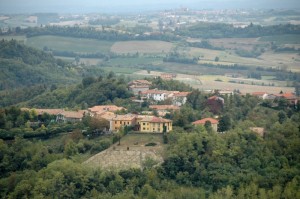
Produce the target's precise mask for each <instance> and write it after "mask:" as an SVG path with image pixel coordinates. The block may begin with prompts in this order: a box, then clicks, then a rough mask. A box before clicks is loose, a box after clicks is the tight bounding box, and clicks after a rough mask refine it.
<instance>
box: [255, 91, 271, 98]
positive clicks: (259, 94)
mask: <svg viewBox="0 0 300 199" xmlns="http://www.w3.org/2000/svg"><path fill="white" fill-rule="evenodd" d="M266 94H268V93H267V92H253V93H252V96H256V97H258V98H261V99H263V96H264V95H266Z"/></svg>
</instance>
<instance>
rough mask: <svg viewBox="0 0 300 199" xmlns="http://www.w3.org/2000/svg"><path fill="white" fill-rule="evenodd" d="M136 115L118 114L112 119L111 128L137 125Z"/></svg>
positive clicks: (113, 129) (112, 129)
mask: <svg viewBox="0 0 300 199" xmlns="http://www.w3.org/2000/svg"><path fill="white" fill-rule="evenodd" d="M135 123H136V116H135V115H116V116H115V117H114V118H112V119H111V120H110V130H111V131H117V130H119V129H120V128H121V127H124V126H135Z"/></svg>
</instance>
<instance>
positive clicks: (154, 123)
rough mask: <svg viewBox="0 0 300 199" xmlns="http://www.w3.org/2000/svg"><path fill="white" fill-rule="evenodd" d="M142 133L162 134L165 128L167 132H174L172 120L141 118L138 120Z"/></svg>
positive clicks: (152, 117) (153, 117)
mask: <svg viewBox="0 0 300 199" xmlns="http://www.w3.org/2000/svg"><path fill="white" fill-rule="evenodd" d="M137 124H138V125H139V129H138V130H139V131H140V132H148V133H150V132H154V133H162V132H163V130H164V127H165V128H166V132H170V131H172V120H167V119H163V118H160V117H155V116H146V117H140V118H138V119H137Z"/></svg>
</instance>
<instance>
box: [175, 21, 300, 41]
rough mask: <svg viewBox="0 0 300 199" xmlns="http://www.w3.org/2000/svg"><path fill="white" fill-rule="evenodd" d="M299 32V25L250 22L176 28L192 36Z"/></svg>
mask: <svg viewBox="0 0 300 199" xmlns="http://www.w3.org/2000/svg"><path fill="white" fill-rule="evenodd" d="M299 33H300V26H299V25H292V24H280V25H273V26H261V25H254V24H252V23H251V24H250V25H249V26H247V27H245V28H235V27H234V26H233V25H230V24H224V23H205V22H200V23H198V24H196V25H192V26H190V27H184V28H182V29H179V30H178V34H179V35H181V36H190V37H194V38H231V37H238V38H248V37H251V38H254V37H262V36H273V35H282V34H299Z"/></svg>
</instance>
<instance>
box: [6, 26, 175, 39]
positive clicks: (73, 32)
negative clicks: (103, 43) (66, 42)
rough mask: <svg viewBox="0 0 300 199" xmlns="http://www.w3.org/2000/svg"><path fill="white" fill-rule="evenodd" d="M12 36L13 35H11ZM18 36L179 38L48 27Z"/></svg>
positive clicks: (23, 30)
mask: <svg viewBox="0 0 300 199" xmlns="http://www.w3.org/2000/svg"><path fill="white" fill-rule="evenodd" d="M10 34H11V33H10ZM18 34H26V36H27V37H34V36H40V35H57V36H64V37H76V38H89V39H98V40H107V41H128V40H162V41H176V40H178V39H179V38H178V37H177V36H176V35H174V34H172V33H165V34H162V33H159V34H150V35H145V34H140V35H136V34H131V33H121V32H118V31H114V30H101V31H99V30H96V28H93V27H87V28H80V27H77V26H74V27H61V26H46V27H34V28H26V29H18Z"/></svg>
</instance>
